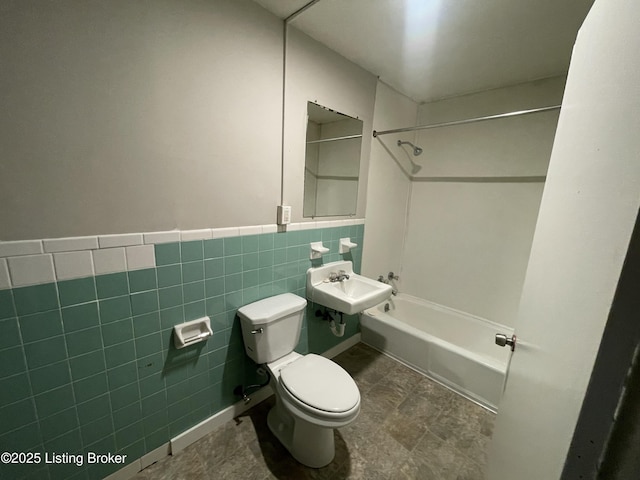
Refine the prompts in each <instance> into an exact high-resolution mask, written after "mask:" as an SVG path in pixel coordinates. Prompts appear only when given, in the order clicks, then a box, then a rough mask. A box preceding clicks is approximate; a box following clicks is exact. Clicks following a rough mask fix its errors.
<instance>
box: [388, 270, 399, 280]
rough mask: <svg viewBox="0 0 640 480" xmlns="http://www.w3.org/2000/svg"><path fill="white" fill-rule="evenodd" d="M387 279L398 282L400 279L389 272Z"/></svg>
mask: <svg viewBox="0 0 640 480" xmlns="http://www.w3.org/2000/svg"><path fill="white" fill-rule="evenodd" d="M387 278H388V279H389V280H400V277H399V276H398V275H395V274H394V273H393V272H389V275H387Z"/></svg>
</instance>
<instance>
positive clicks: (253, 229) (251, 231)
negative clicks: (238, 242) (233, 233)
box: [238, 225, 262, 236]
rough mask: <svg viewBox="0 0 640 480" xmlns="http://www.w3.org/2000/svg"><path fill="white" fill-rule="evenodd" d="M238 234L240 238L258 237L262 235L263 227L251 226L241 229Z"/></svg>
mask: <svg viewBox="0 0 640 480" xmlns="http://www.w3.org/2000/svg"><path fill="white" fill-rule="evenodd" d="M238 233H239V234H240V236H243V235H258V234H260V233H262V227H261V226H260V225H255V226H249V227H239V228H238Z"/></svg>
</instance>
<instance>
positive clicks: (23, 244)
mask: <svg viewBox="0 0 640 480" xmlns="http://www.w3.org/2000/svg"><path fill="white" fill-rule="evenodd" d="M43 252H44V251H43V250H42V240H17V241H14V242H0V257H17V256H19V255H37V254H38V253H43Z"/></svg>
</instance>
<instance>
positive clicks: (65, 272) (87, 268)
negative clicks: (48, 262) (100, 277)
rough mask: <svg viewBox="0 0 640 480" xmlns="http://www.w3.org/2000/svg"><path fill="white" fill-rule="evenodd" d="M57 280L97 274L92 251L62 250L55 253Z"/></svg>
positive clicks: (54, 261)
mask: <svg viewBox="0 0 640 480" xmlns="http://www.w3.org/2000/svg"><path fill="white" fill-rule="evenodd" d="M53 263H54V265H55V268H56V279H57V280H71V279H73V278H82V277H90V276H93V275H95V271H94V269H93V257H92V256H91V251H89V250H83V251H79V252H61V253H54V254H53Z"/></svg>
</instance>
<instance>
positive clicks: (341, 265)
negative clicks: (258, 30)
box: [307, 261, 391, 315]
mask: <svg viewBox="0 0 640 480" xmlns="http://www.w3.org/2000/svg"><path fill="white" fill-rule="evenodd" d="M341 271H344V274H343V275H338V274H339V273H340V272H341ZM332 274H335V275H332ZM347 276H348V278H347ZM331 277H338V278H342V280H337V279H335V278H334V280H335V281H332V280H331ZM390 296H391V285H387V284H385V283H381V282H377V281H375V280H371V279H370V278H367V277H363V276H361V275H358V274H356V273H353V264H352V263H351V262H350V261H341V262H332V263H327V264H326V265H322V266H321V267H315V268H310V269H309V270H307V299H309V300H311V301H312V302H313V303H317V304H319V305H323V306H325V307H327V308H331V309H333V310H337V311H338V312H342V313H345V314H347V315H353V314H356V313H359V312H361V311H363V310H366V309H367V308H371V307H373V306H374V305H377V304H379V303H380V302H382V301H384V300H386V299H387V298H389V297H390Z"/></svg>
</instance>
